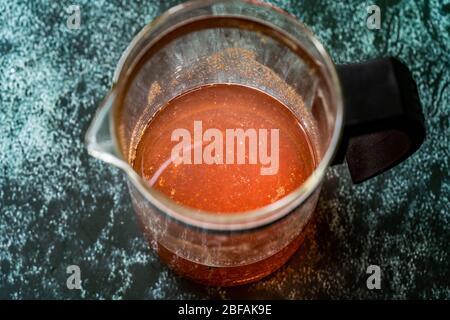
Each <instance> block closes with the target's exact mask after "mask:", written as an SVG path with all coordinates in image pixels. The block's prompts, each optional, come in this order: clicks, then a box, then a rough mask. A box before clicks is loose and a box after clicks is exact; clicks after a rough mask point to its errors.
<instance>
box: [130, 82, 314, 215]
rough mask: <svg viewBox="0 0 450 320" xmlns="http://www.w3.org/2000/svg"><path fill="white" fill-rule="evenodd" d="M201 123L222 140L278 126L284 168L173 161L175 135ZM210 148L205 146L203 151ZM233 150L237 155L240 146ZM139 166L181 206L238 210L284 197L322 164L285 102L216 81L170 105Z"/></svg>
mask: <svg viewBox="0 0 450 320" xmlns="http://www.w3.org/2000/svg"><path fill="white" fill-rule="evenodd" d="M194 121H201V122H202V129H203V132H205V131H206V130H207V129H209V128H215V129H218V130H220V132H222V134H223V137H225V136H226V129H237V128H242V129H244V130H247V129H255V130H259V129H267V130H268V131H270V130H271V129H279V157H278V163H279V165H278V171H277V172H276V174H272V175H261V168H262V167H264V165H263V164H261V163H256V164H251V163H249V161H247V162H246V163H244V164H238V163H233V164H226V163H224V164H205V163H202V164H194V161H193V160H192V164H183V163H182V164H178V165H176V164H174V163H173V162H171V161H170V159H171V152H172V149H173V148H174V146H175V145H176V144H177V142H176V141H175V142H174V141H172V140H171V135H172V132H173V131H174V130H176V129H179V128H184V129H187V130H188V131H189V132H190V134H191V136H192V137H193V136H194ZM224 141H225V138H224ZM269 141H270V138H269ZM207 144H208V142H203V147H205V146H206V145H207ZM234 147H235V154H236V153H237V149H236V148H237V145H236V144H235V146H234ZM224 148H225V146H224ZM249 149H250V148H249V147H247V148H246V154H245V156H246V160H248V159H249ZM269 151H270V150H269ZM223 153H224V155H225V153H226V150H225V149H224V150H223ZM269 153H270V152H269ZM193 157H194V156H193V155H192V158H193ZM133 165H134V168H135V170H136V171H137V172H138V173H139V174H140V175H141V176H142V177H144V178H145V179H146V180H147V181H149V182H150V183H151V184H152V186H153V187H154V188H156V189H158V190H159V191H161V192H162V193H164V194H165V195H167V196H168V197H170V198H171V199H172V200H174V201H175V202H177V203H178V204H181V205H184V206H188V207H191V208H196V209H201V210H205V211H211V212H217V213H223V212H230V213H231V212H242V211H247V210H252V209H257V208H260V207H263V206H265V205H268V204H270V203H272V202H274V201H277V200H279V199H281V198H283V197H284V196H286V195H287V194H289V193H290V192H292V191H293V190H295V189H296V188H298V187H299V186H300V185H301V184H302V183H303V182H304V181H305V180H306V178H307V177H308V176H309V175H310V174H311V173H312V171H313V170H314V167H315V160H314V154H313V151H312V148H311V144H310V142H309V139H308V136H307V134H306V133H305V130H304V129H303V128H302V126H301V125H300V123H299V121H298V120H297V118H296V117H295V116H294V115H293V114H292V112H291V111H290V110H289V109H288V108H287V107H286V106H284V105H283V104H282V103H281V102H279V101H278V100H276V99H275V98H273V97H271V96H270V95H268V94H265V93H263V92H261V91H259V90H256V89H252V88H249V87H245V86H240V85H230V84H216V85H210V86H204V87H200V88H198V89H196V90H193V91H189V92H187V93H185V94H183V95H180V96H178V97H176V98H175V99H173V100H171V101H170V102H169V103H168V104H167V105H166V106H164V107H163V108H162V109H161V110H160V111H159V112H158V113H157V114H156V115H155V116H154V118H153V119H152V120H151V121H150V123H149V124H148V126H147V128H146V129H145V131H144V133H143V135H142V138H141V140H140V142H139V143H138V146H137V149H136V157H135V161H134V163H133Z"/></svg>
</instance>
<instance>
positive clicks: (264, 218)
mask: <svg viewBox="0 0 450 320" xmlns="http://www.w3.org/2000/svg"><path fill="white" fill-rule="evenodd" d="M217 3H222V4H226V5H233V4H235V3H241V4H242V3H246V4H248V5H250V6H260V7H265V8H267V9H270V10H274V11H275V12H276V13H277V14H281V15H283V18H285V19H287V20H288V21H289V23H292V24H293V25H294V26H295V27H297V28H299V29H300V30H301V32H302V33H304V34H305V36H306V37H307V39H308V40H309V41H310V42H311V43H312V44H313V45H314V47H315V49H316V50H317V52H318V53H319V54H320V57H321V59H323V62H324V67H325V68H326V69H327V71H328V73H329V75H324V78H325V80H326V81H327V82H329V83H328V86H329V87H330V90H331V99H330V100H331V101H332V102H334V103H335V104H336V121H335V125H334V129H333V133H332V136H331V140H330V143H329V146H328V148H327V149H326V151H325V153H324V155H323V157H322V159H321V160H320V161H319V163H318V165H317V166H316V168H315V169H314V171H313V173H312V174H311V175H310V176H309V177H308V178H307V179H306V180H305V181H304V182H303V183H302V184H301V185H300V186H299V187H298V188H296V189H295V190H293V191H291V192H290V193H289V194H287V195H286V196H284V197H283V198H281V199H279V200H277V201H275V202H273V203H271V204H268V205H266V206H263V207H261V208H258V209H253V210H248V211H241V212H232V213H226V212H220V213H219V212H209V211H202V210H198V209H194V208H189V207H186V206H181V205H179V204H177V203H176V202H175V201H173V200H171V199H169V198H168V197H166V196H165V195H163V194H162V193H160V192H159V191H157V190H156V189H154V188H151V187H150V186H149V185H148V184H147V183H146V182H145V180H144V179H143V178H142V177H141V176H140V175H138V174H137V173H136V171H135V170H134V169H133V168H132V166H131V165H130V164H129V163H128V162H127V161H126V160H124V157H123V155H122V153H121V151H120V148H119V147H118V143H117V137H116V130H115V125H114V117H113V116H112V112H111V111H112V109H113V107H114V101H115V97H116V94H117V92H116V85H117V83H118V82H119V80H120V76H121V74H122V71H123V68H124V65H125V63H126V61H127V59H128V58H129V56H130V53H131V52H132V50H133V49H134V48H135V47H136V45H137V44H138V43H139V42H140V41H141V40H142V39H143V38H144V37H145V36H146V35H147V34H148V33H149V32H152V31H153V30H154V29H155V27H156V26H158V25H159V24H160V22H162V21H164V20H166V19H169V18H170V17H171V16H172V15H174V14H175V13H181V12H182V11H189V10H191V9H195V8H198V7H201V6H204V5H213V4H217ZM232 16H233V15H226V16H221V17H232ZM204 17H214V15H210V14H205V15H204ZM216 17H217V16H216ZM236 17H240V18H245V17H248V18H249V19H250V18H252V16H251V15H245V14H240V15H237V16H236ZM261 23H263V24H265V25H266V26H269V27H271V28H273V27H275V26H274V25H273V24H270V23H268V22H267V21H261ZM177 25H178V24H176V25H175V26H177ZM281 31H282V32H283V33H284V34H285V35H286V36H289V37H290V39H291V40H292V41H295V42H296V43H297V44H298V45H299V46H301V47H303V45H302V44H301V42H300V41H298V40H296V39H295V38H294V37H292V36H290V35H289V33H288V32H287V31H285V30H281ZM305 52H306V53H308V50H306V49H305ZM343 108H344V107H343V99H342V89H341V84H340V81H339V78H338V75H337V71H336V68H335V65H334V63H333V61H332V59H331V57H330V56H329V54H328V52H327V51H326V50H325V48H324V47H323V45H322V44H321V42H320V41H319V40H318V39H317V38H316V37H315V36H314V34H313V33H312V32H311V31H310V30H309V29H308V28H307V27H306V26H305V25H304V24H302V23H301V22H300V21H298V20H297V19H296V18H295V17H294V16H292V15H291V14H289V13H287V12H285V11H283V10H282V9H280V8H278V7H276V6H273V5H271V4H267V3H263V2H260V1H254V0H239V1H227V0H191V1H188V2H185V3H181V4H178V5H176V6H174V7H172V8H170V9H169V10H167V11H165V12H164V13H162V14H161V15H160V16H159V17H157V18H155V19H154V20H153V21H152V22H150V23H149V24H147V25H146V26H145V27H144V28H143V29H142V30H141V31H140V32H139V33H138V34H137V35H136V36H135V37H134V38H133V40H132V41H131V42H130V44H129V45H128V47H127V48H126V49H125V51H124V52H123V54H122V56H121V58H120V60H119V62H118V64H117V67H116V69H115V72H114V76H113V87H112V89H111V91H110V93H109V94H108V96H107V97H106V98H105V100H104V103H103V105H102V106H101V107H100V108H99V112H98V113H103V114H104V115H105V116H106V114H109V117H108V120H109V128H110V132H111V133H112V135H111V138H112V140H113V148H114V149H115V153H116V155H119V156H116V155H113V154H111V153H108V152H100V151H98V150H94V151H95V152H94V151H93V150H92V149H95V148H89V144H91V143H92V141H94V140H95V139H93V137H92V136H93V131H95V130H94V128H92V127H94V126H95V123H94V122H95V119H94V121H93V124H92V125H91V127H90V128H89V130H88V132H87V134H86V141H87V144H88V150H89V149H91V150H90V154H91V155H93V156H94V157H97V158H101V159H102V160H104V161H106V162H108V163H110V164H113V165H115V166H117V167H119V168H120V169H122V170H123V171H124V172H125V173H126V174H127V176H128V178H129V180H130V181H131V182H132V184H133V186H134V187H135V188H136V189H138V191H139V192H140V193H141V195H142V196H143V197H144V198H145V199H146V200H147V201H149V202H150V203H151V204H152V205H154V206H155V207H156V208H157V209H158V210H159V211H161V212H162V213H164V214H167V215H168V216H169V217H171V218H173V219H175V220H176V221H179V222H181V223H184V224H187V225H189V226H193V227H198V228H201V229H209V230H217V231H221V230H222V231H243V230H249V229H254V228H258V227H262V226H264V225H267V224H270V223H272V222H275V221H277V220H279V219H282V218H283V217H285V216H287V215H288V214H289V213H290V212H292V211H293V210H294V209H295V208H296V207H298V206H299V205H301V204H302V203H304V202H305V201H306V200H307V199H308V197H309V196H310V195H311V194H312V193H313V192H314V191H315V190H316V189H317V188H318V187H319V186H320V183H321V182H322V180H323V177H324V175H325V171H326V169H327V168H328V166H329V165H330V163H331V161H332V159H333V157H334V155H335V152H336V150H337V146H338V144H339V141H340V137H341V132H342V125H343V113H344V110H343ZM97 126H98V125H97Z"/></svg>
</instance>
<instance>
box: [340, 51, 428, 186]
mask: <svg viewBox="0 0 450 320" xmlns="http://www.w3.org/2000/svg"><path fill="white" fill-rule="evenodd" d="M337 70H338V74H339V77H340V80H341V84H342V88H343V94H344V105H345V115H344V132H343V137H342V141H341V144H340V147H339V149H338V152H337V154H336V157H335V159H334V163H333V164H338V163H342V162H343V160H344V157H345V158H346V162H347V165H348V168H349V171H350V175H351V177H352V180H353V182H354V183H360V182H363V181H365V180H367V179H369V178H371V177H373V176H375V175H378V174H380V173H382V172H384V171H386V170H388V169H390V168H392V167H393V166H395V165H397V164H398V163H400V162H401V161H403V160H405V159H406V158H408V157H409V156H410V155H411V154H413V153H414V152H415V151H416V150H417V149H418V148H419V147H420V145H421V144H422V142H423V140H424V138H425V126H424V118H423V114H422V110H421V106H420V100H419V96H418V93H417V86H416V83H415V82H414V80H413V78H412V76H411V73H410V71H409V69H408V68H407V67H406V66H405V65H404V64H402V63H401V62H400V61H398V60H397V59H395V58H383V59H376V60H370V61H368V62H364V63H359V64H349V65H342V66H338V67H337Z"/></svg>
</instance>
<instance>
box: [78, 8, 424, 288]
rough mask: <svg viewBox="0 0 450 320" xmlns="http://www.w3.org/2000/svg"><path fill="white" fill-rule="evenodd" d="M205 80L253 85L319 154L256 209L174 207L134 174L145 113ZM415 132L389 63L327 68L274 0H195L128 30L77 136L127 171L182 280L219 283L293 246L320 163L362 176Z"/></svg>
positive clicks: (246, 274) (383, 165) (241, 279)
mask: <svg viewBox="0 0 450 320" xmlns="http://www.w3.org/2000/svg"><path fill="white" fill-rule="evenodd" d="M215 83H234V84H241V85H246V86H249V87H253V88H257V89H259V90H262V91H264V92H266V93H268V94H270V95H271V96H273V97H275V98H277V99H278V100H280V101H281V102H283V103H284V104H285V105H286V106H287V107H288V108H289V109H290V110H291V111H292V113H293V114H294V115H295V116H296V117H297V118H298V120H299V121H300V123H301V124H302V125H303V126H304V128H305V129H306V130H307V131H308V134H309V136H310V138H311V140H312V144H313V145H314V149H315V152H316V157H317V159H318V164H317V166H316V168H315V170H314V172H313V173H312V174H311V175H310V176H309V178H308V179H307V180H306V181H305V182H304V183H303V184H302V185H301V186H300V187H299V188H298V189H296V190H295V191H293V192H291V193H290V194H288V195H286V196H285V197H284V198H281V199H280V200H278V201H276V202H274V203H272V204H270V205H267V206H265V207H262V208H260V209H257V210H253V211H247V212H242V213H239V214H233V215H226V214H225V215H217V214H214V213H211V212H203V211H199V210H194V209H190V208H188V207H183V206H180V205H178V204H176V203H175V202H173V201H172V200H170V199H169V198H167V197H166V196H164V195H163V194H161V193H159V192H158V191H157V190H155V189H154V188H152V187H150V186H149V185H148V184H147V183H146V182H145V181H144V179H143V178H141V177H140V176H139V175H138V174H137V173H136V172H135V171H134V169H133V167H132V162H133V159H134V155H135V151H136V147H137V144H138V142H139V139H140V137H141V135H142V133H143V131H144V129H145V127H146V125H147V124H148V122H149V121H150V120H151V119H152V117H153V116H154V114H155V113H156V112H157V111H158V110H159V109H160V108H161V107H162V106H164V105H165V103H167V102H168V101H169V100H171V99H172V98H174V97H176V96H178V95H180V94H181V93H184V92H186V91H188V90H191V89H194V88H197V87H200V86H203V85H206V84H215ZM344 102H345V116H344ZM424 135H425V131H424V127H423V117H422V115H421V111H420V103H419V100H418V97H417V90H416V88H415V84H414V81H413V80H412V78H411V75H410V73H409V71H408V69H407V68H406V67H405V66H404V65H403V64H401V63H400V62H399V61H397V60H396V59H392V58H388V59H378V60H373V61H369V62H367V63H363V64H358V65H346V66H341V67H336V66H335V65H334V64H333V62H332V60H331V58H330V56H329V55H328V53H327V52H326V50H325V49H324V48H323V46H322V45H321V43H320V42H319V41H318V40H317V39H316V38H315V37H314V36H313V34H312V33H311V32H310V31H309V30H308V29H307V28H306V27H305V26H303V25H302V24H301V23H299V22H298V21H297V20H296V19H295V18H294V17H293V16H291V15H289V14H287V13H286V12H284V11H282V10H280V9H278V8H276V7H274V6H271V5H268V4H264V3H260V2H256V1H227V0H223V1H220V0H219V1H210V0H199V1H191V2H187V3H184V4H181V5H178V6H176V7H174V8H172V9H170V10H169V11H167V12H166V13H164V14H163V15H161V16H160V17H159V18H157V19H156V20H154V21H153V22H152V23H150V24H149V25H147V26H146V27H145V28H144V29H143V30H142V31H141V32H140V33H139V34H138V35H137V36H136V37H135V38H134V40H133V41H132V42H131V44H130V45H129V47H128V48H127V49H126V51H125V52H124V53H123V56H122V58H121V59H120V61H119V64H118V66H117V69H116V72H115V74H114V79H113V86H112V88H111V91H110V93H109V94H108V95H107V97H106V98H105V100H104V101H103V102H102V105H101V106H100V107H99V110H98V112H97V114H96V115H95V117H94V119H93V121H92V124H91V126H90V128H89V130H88V132H87V134H86V143H87V148H88V152H89V153H90V154H91V155H92V156H94V157H96V158H98V159H101V160H103V161H105V162H108V163H110V164H112V165H115V166H117V167H119V168H120V169H122V170H123V171H124V172H125V174H126V175H127V177H128V181H129V183H128V185H129V189H130V193H131V198H132V201H133V205H134V208H135V211H136V213H137V217H138V221H139V224H140V225H141V226H142V229H143V232H144V234H145V235H146V237H147V239H148V240H149V243H150V244H151V247H152V248H153V249H154V250H156V251H157V252H158V254H159V255H160V257H161V259H162V260H163V261H165V262H166V263H167V264H168V265H169V266H170V267H171V268H173V269H174V270H175V271H176V272H178V273H179V274H181V275H183V276H186V277H188V278H190V279H193V280H195V281H199V282H202V283H206V284H213V285H223V286H227V285H237V284H243V283H248V282H251V281H255V280H258V279H260V278H262V277H264V276H266V275H268V274H270V273H271V272H273V271H274V270H276V269H277V268H279V267H280V266H281V265H283V264H284V263H285V262H286V261H287V259H289V257H290V256H291V255H292V254H293V253H294V252H295V251H296V250H297V248H298V247H299V245H300V244H301V242H302V230H303V229H304V227H305V225H306V224H307V223H308V221H309V220H310V218H311V215H312V214H313V212H314V209H315V206H316V203H317V200H318V196H319V192H320V187H321V182H322V180H323V178H324V175H325V172H326V170H327V168H328V166H330V165H332V164H335V163H341V162H342V161H343V159H344V157H346V160H347V161H346V162H347V165H348V167H349V169H350V173H351V175H352V179H353V181H354V182H361V181H364V180H365V179H367V178H370V177H372V176H374V175H376V174H378V173H380V172H382V171H384V170H386V169H388V168H390V167H392V166H393V165H395V164H397V163H399V162H400V161H402V160H403V159H405V158H406V157H408V156H409V155H411V154H412V153H413V152H414V151H415V150H416V149H417V148H418V147H419V146H420V144H421V143H422V140H423V138H424Z"/></svg>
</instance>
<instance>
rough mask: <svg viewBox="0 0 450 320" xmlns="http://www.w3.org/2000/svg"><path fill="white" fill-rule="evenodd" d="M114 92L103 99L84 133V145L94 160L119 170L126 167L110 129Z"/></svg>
mask: <svg viewBox="0 0 450 320" xmlns="http://www.w3.org/2000/svg"><path fill="white" fill-rule="evenodd" d="M115 98H116V92H115V91H114V90H111V91H110V92H109V93H108V95H107V96H106V97H105V99H103V101H102V103H101V105H100V107H99V108H98V110H97V112H96V114H95V116H94V118H93V119H92V122H91V124H90V125H89V128H88V130H87V132H86V136H85V143H86V147H87V151H88V153H89V154H90V155H91V156H93V157H94V158H97V159H100V160H102V161H105V162H107V163H110V164H112V165H114V166H117V167H119V168H123V167H124V166H127V164H126V163H125V162H124V161H123V160H122V156H121V155H120V152H119V150H118V148H117V144H116V141H115V139H114V135H113V132H112V127H111V121H110V118H111V109H112V106H113V104H114V101H115Z"/></svg>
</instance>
